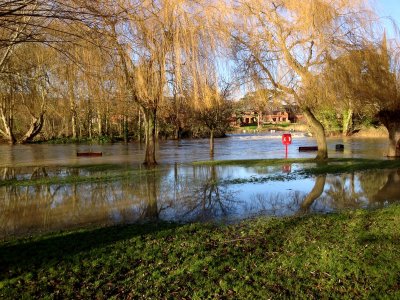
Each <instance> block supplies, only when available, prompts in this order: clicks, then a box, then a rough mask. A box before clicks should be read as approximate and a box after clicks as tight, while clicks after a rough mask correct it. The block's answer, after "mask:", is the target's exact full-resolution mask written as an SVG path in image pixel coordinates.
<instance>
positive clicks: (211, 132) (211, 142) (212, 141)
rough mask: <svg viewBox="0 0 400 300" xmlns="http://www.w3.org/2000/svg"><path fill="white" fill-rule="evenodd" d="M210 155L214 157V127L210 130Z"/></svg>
mask: <svg viewBox="0 0 400 300" xmlns="http://www.w3.org/2000/svg"><path fill="white" fill-rule="evenodd" d="M210 157H211V158H213V157H214V129H211V131H210Z"/></svg>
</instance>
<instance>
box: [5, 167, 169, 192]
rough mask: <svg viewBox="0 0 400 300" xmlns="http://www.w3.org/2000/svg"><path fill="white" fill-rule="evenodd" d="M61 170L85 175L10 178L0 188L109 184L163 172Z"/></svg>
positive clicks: (125, 168)
mask: <svg viewBox="0 0 400 300" xmlns="http://www.w3.org/2000/svg"><path fill="white" fill-rule="evenodd" d="M63 169H65V170H68V171H69V172H70V173H74V172H73V170H74V169H76V171H79V170H85V172H87V174H86V175H64V176H57V175H51V176H43V175H42V176H41V177H37V178H24V179H19V178H12V179H5V180H1V181H0V187H1V186H35V185H53V184H75V183H87V182H111V181H117V180H122V179H132V180H134V179H135V178H139V177H141V176H146V174H148V173H151V174H152V175H154V174H156V175H157V174H160V173H161V172H163V171H164V168H163V167H159V168H156V169H138V168H131V167H123V166H118V165H89V166H71V167H64V168H63Z"/></svg>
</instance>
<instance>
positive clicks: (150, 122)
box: [144, 110, 157, 166]
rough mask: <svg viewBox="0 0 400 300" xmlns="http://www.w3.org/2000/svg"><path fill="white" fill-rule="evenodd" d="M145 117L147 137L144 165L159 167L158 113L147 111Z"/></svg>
mask: <svg viewBox="0 0 400 300" xmlns="http://www.w3.org/2000/svg"><path fill="white" fill-rule="evenodd" d="M144 117H145V137H146V141H145V142H146V144H145V147H146V152H145V158H144V164H145V165H146V166H155V165H157V161H156V121H157V111H156V110H146V111H145V113H144Z"/></svg>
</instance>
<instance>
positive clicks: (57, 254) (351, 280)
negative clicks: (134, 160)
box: [0, 205, 400, 299]
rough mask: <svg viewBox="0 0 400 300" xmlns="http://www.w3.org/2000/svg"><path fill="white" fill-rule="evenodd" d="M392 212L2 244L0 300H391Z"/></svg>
mask: <svg viewBox="0 0 400 300" xmlns="http://www.w3.org/2000/svg"><path fill="white" fill-rule="evenodd" d="M399 221H400V206H399V205H392V206H389V207H386V208H383V209H375V210H356V211H344V212H341V213H334V214H324V215H308V216H302V215H298V216H293V217H284V218H268V217H259V218H255V219H250V220H245V221H242V222H240V223H238V224H229V225H221V224H220V225H218V224H186V225H182V224H173V223H148V224H136V225H126V226H114V227H106V228H95V229H82V230H76V231H70V232H61V233H53V234H48V235H45V236H38V237H31V238H29V239H20V240H14V241H8V242H2V243H0V297H1V298H2V299H13V298H15V297H16V296H18V297H25V298H32V297H33V298H42V297H45V298H48V299H52V298H75V299H76V298H99V299H102V298H105V299H106V298H110V297H116V298H137V299H160V298H181V299H183V298H192V299H204V298H228V299H229V298H230V299H248V298H255V297H261V298H266V297H267V298H270V297H274V298H282V297H284V298H286V297H290V298H292V297H295V298H308V299H315V298H330V299H332V298H337V299H339V298H343V297H345V298H385V297H386V298H398V297H399V296H400V284H399V283H400V277H399V274H400V273H399V271H400V261H399V260H398V257H400V246H399V244H400V243H399V242H400V229H399V226H398V224H399Z"/></svg>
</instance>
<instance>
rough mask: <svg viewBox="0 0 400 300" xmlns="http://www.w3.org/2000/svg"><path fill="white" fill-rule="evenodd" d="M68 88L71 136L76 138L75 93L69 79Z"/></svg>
mask: <svg viewBox="0 0 400 300" xmlns="http://www.w3.org/2000/svg"><path fill="white" fill-rule="evenodd" d="M68 88H69V109H70V111H71V130H72V138H73V139H76V137H77V130H76V127H77V114H76V103H75V95H74V86H73V82H72V80H71V79H70V80H69V82H68Z"/></svg>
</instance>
